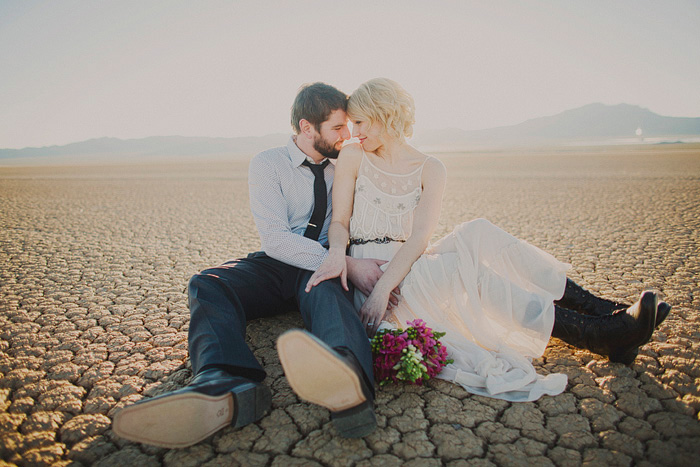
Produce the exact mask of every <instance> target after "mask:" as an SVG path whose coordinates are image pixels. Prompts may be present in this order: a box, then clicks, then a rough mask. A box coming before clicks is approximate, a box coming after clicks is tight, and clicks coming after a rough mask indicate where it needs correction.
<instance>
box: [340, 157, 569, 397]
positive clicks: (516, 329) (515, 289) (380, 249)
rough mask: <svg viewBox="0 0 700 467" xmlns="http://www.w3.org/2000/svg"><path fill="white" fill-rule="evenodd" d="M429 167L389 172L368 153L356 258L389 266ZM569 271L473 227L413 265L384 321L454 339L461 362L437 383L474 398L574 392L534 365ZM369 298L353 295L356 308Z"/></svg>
mask: <svg viewBox="0 0 700 467" xmlns="http://www.w3.org/2000/svg"><path fill="white" fill-rule="evenodd" d="M426 160H427V159H426ZM424 165H425V162H424V163H423V164H422V165H421V166H420V167H418V168H417V169H416V170H414V171H413V172H411V173H408V174H391V173H388V172H385V171H383V170H381V169H379V168H378V167H376V166H375V165H374V164H372V162H371V161H370V160H369V158H368V157H367V155H366V154H364V155H363V158H362V162H361V163H360V168H359V172H358V176H357V180H356V182H355V199H354V204H353V213H352V217H351V219H350V238H351V240H353V239H354V240H358V242H355V244H352V245H351V246H350V254H351V256H353V257H355V258H377V259H383V260H387V261H390V260H391V259H392V258H393V256H394V255H395V254H396V252H397V251H398V250H399V249H400V248H401V246H403V244H404V243H403V242H404V241H406V240H407V239H408V238H409V237H410V235H411V228H412V224H413V213H414V210H415V208H416V206H417V205H418V203H419V201H420V196H421V186H422V184H421V180H422V173H423V167H424ZM377 240H379V241H377ZM388 264H389V263H387V264H385V265H384V266H383V269H386V267H388ZM569 268H570V266H569V265H568V264H565V263H561V262H560V261H558V260H557V259H556V258H554V257H553V256H551V255H550V254H549V253H546V252H544V251H542V250H540V249H539V248H536V247H535V246H533V245H530V244H529V243H527V242H526V241H523V240H520V239H518V238H516V237H513V236H512V235H510V234H508V233H507V232H505V231H503V230H502V229H500V228H498V227H496V226H495V225H493V224H492V223H490V222H489V221H487V220H485V219H476V220H473V221H470V222H465V223H463V224H461V225H459V226H457V227H456V228H455V230H454V231H453V232H452V233H450V234H448V235H447V236H445V237H443V238H442V239H440V240H439V241H438V242H437V243H435V244H433V245H431V246H429V247H428V249H427V250H426V252H425V253H424V254H423V255H421V256H420V257H419V258H418V259H417V260H416V261H415V263H413V266H412V267H411V270H410V272H409V273H408V274H407V275H406V277H405V278H404V280H403V281H402V282H401V284H400V285H399V287H400V290H401V299H400V301H399V305H398V306H397V307H396V308H395V309H394V310H393V311H392V315H391V316H389V317H387V318H385V319H386V320H387V321H388V322H389V323H390V324H391V325H393V326H394V327H404V326H406V322H407V321H412V320H414V319H422V320H423V321H425V322H426V323H427V325H428V326H429V327H431V328H433V329H434V330H435V331H441V332H443V331H444V332H446V333H447V334H446V335H445V337H443V338H442V341H443V343H444V344H445V345H446V346H447V350H448V352H449V354H450V358H452V359H454V363H453V364H450V365H447V366H446V367H445V368H444V369H443V371H442V372H441V373H440V374H439V375H438V378H442V379H446V380H449V381H452V382H455V383H458V384H460V385H461V386H463V387H464V388H465V389H466V390H467V391H469V392H471V393H473V394H480V395H484V396H488V397H494V398H500V399H505V400H510V401H532V400H536V399H538V398H539V397H541V396H542V395H544V394H549V395H556V394H559V393H561V392H562V391H563V390H564V389H565V388H566V382H567V378H566V375H563V374H550V375H548V376H542V375H539V374H537V373H536V372H535V369H534V367H533V366H532V362H531V359H532V358H538V357H540V356H541V355H542V354H543V353H544V349H545V347H546V345H547V342H548V341H549V337H550V335H551V332H552V326H553V324H554V304H553V301H554V300H556V299H559V298H560V297H561V296H562V295H563V293H564V287H565V284H566V271H567V270H568V269H569ZM365 299H366V297H365V296H364V295H363V294H362V293H360V292H359V291H357V290H356V291H355V306H356V307H357V309H358V310H359V308H360V307H361V306H362V304H363V303H364V300H365Z"/></svg>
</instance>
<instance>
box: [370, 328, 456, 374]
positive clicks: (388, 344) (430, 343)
mask: <svg viewBox="0 0 700 467" xmlns="http://www.w3.org/2000/svg"><path fill="white" fill-rule="evenodd" d="M406 324H408V326H409V327H408V329H406V330H405V331H404V330H403V329H380V330H379V331H377V333H376V334H375V335H374V337H373V338H372V341H371V345H372V358H373V360H374V374H375V377H376V378H377V380H378V381H379V385H380V386H384V385H385V384H387V383H391V382H394V383H395V382H398V381H408V382H410V383H412V384H418V385H421V384H423V381H424V380H429V379H430V378H432V377H433V376H435V375H437V374H438V373H440V371H442V368H443V367H444V366H445V365H447V364H448V363H452V362H453V361H454V360H452V359H448V358H447V349H445V346H443V345H442V344H441V343H440V341H439V340H438V339H440V338H441V337H442V336H444V335H445V333H444V332H433V330H432V329H430V328H429V327H427V326H426V325H425V322H424V321H423V320H422V319H417V320H415V321H412V322H411V321H407V322H406Z"/></svg>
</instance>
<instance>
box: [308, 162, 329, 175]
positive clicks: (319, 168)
mask: <svg viewBox="0 0 700 467" xmlns="http://www.w3.org/2000/svg"><path fill="white" fill-rule="evenodd" d="M329 162H330V160H329V159H326V160H325V161H323V162H321V163H320V164H312V163H311V162H309V160H308V159H304V162H302V163H301V165H305V166H307V167H308V168H310V169H311V172H313V174H314V175H315V176H317V177H318V176H319V174H323V169H325V168H326V166H327V165H328V163H329Z"/></svg>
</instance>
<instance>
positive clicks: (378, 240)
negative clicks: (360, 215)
mask: <svg viewBox="0 0 700 467" xmlns="http://www.w3.org/2000/svg"><path fill="white" fill-rule="evenodd" d="M405 241H406V240H395V239H393V238H390V237H382V238H373V239H371V240H365V239H364V238H351V239H350V245H364V244H366V243H391V242H402V243H404V242H405Z"/></svg>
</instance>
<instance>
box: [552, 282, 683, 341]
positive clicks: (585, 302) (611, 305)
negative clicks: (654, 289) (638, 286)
mask: <svg viewBox="0 0 700 467" xmlns="http://www.w3.org/2000/svg"><path fill="white" fill-rule="evenodd" d="M554 304H555V305H559V306H560V307H562V308H568V309H569V310H575V311H578V312H580V313H585V314H587V315H591V316H605V315H611V314H613V313H614V312H616V311H618V310H626V309H627V308H629V307H630V305H626V304H624V303H619V302H615V301H613V300H608V299H606V298H601V297H597V296H595V295H593V294H592V293H591V292H589V291H588V290H586V289H584V288H583V287H581V286H580V285H578V284H577V283H576V282H574V281H572V280H571V279H569V278H568V277H567V279H566V289H564V296H563V297H561V299H559V300H556V301H555V302H554ZM670 312H671V305H669V304H668V303H666V302H659V304H658V305H657V307H656V324H655V327H657V328H658V327H659V325H660V324H661V323H663V322H664V320H665V319H666V318H667V317H668V315H669V313H670Z"/></svg>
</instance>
